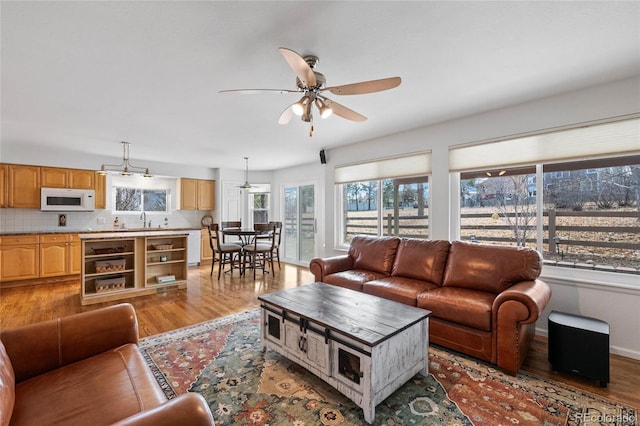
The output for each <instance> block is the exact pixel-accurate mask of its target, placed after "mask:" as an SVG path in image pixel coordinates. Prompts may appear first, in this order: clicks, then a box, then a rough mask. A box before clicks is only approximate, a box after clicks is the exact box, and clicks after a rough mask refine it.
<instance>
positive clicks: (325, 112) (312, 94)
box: [219, 47, 401, 137]
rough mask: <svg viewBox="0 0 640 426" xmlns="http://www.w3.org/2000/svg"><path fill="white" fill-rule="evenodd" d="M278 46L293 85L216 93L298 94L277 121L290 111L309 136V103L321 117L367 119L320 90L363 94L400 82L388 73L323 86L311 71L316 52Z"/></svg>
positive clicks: (321, 78)
mask: <svg viewBox="0 0 640 426" xmlns="http://www.w3.org/2000/svg"><path fill="white" fill-rule="evenodd" d="M278 50H279V51H280V53H281V54H282V56H283V57H284V59H285V61H287V63H288V64H289V66H290V67H291V69H293V71H294V73H295V74H296V86H297V87H298V88H297V89H294V90H289V89H234V90H221V91H220V92H219V93H240V94H256V93H280V94H289V93H294V94H296V93H297V94H302V97H301V98H300V100H298V101H297V102H294V103H293V104H291V105H289V106H288V107H287V109H285V110H284V111H283V112H282V114H281V115H280V119H279V120H278V123H279V124H287V123H289V121H291V118H293V116H294V115H299V116H300V117H301V119H302V121H305V122H307V123H310V129H309V137H311V136H313V105H315V106H316V108H317V109H318V112H319V113H320V116H321V117H322V118H327V117H329V116H330V115H331V114H332V113H333V114H335V115H337V116H339V117H342V118H346V119H347V120H351V121H365V120H366V119H367V117H365V116H364V115H362V114H359V113H357V112H355V111H354V110H352V109H349V108H347V107H346V106H344V105H341V104H339V103H337V102H335V101H332V100H331V99H329V98H327V97H326V96H324V94H323V93H324V92H331V93H333V94H334V95H363V94H366V93H374V92H380V91H383V90H388V89H393V88H394V87H398V86H399V85H400V82H401V79H400V77H390V78H383V79H380V80H370V81H361V82H359V83H351V84H345V85H342V86H330V87H325V83H326V78H325V76H324V75H323V74H321V73H319V72H318V71H315V67H316V65H317V64H318V61H319V59H318V57H317V56H314V55H305V56H301V55H300V54H298V53H296V52H294V51H293V50H291V49H287V48H286V47H280V48H279V49H278Z"/></svg>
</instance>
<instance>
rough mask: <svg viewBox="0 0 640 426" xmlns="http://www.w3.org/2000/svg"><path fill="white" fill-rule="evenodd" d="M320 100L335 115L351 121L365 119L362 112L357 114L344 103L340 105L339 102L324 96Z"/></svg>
mask: <svg viewBox="0 0 640 426" xmlns="http://www.w3.org/2000/svg"><path fill="white" fill-rule="evenodd" d="M322 100H323V101H324V103H325V104H326V105H327V106H328V107H329V108H331V109H332V110H333V113H334V114H335V115H338V116H340V117H342V118H346V119H347V120H351V121H367V117H365V116H364V115H362V114H358V113H357V112H355V111H354V110H352V109H349V108H347V107H346V106H344V105H340V104H339V103H337V102H334V101H332V100H331V99H328V98H325V97H324V96H323V97H322Z"/></svg>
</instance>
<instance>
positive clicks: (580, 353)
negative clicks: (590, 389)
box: [547, 311, 609, 387]
mask: <svg viewBox="0 0 640 426" xmlns="http://www.w3.org/2000/svg"><path fill="white" fill-rule="evenodd" d="M547 325H548V330H549V362H550V363H551V367H552V368H553V370H554V371H567V372H571V373H576V374H579V375H581V376H583V377H587V378H590V379H596V380H599V381H600V386H602V387H606V386H607V383H609V324H607V323H606V322H604V321H601V320H598V319H594V318H589V317H583V316H579V315H572V314H567V313H564V312H556V311H552V312H551V313H550V314H549V319H548V324H547Z"/></svg>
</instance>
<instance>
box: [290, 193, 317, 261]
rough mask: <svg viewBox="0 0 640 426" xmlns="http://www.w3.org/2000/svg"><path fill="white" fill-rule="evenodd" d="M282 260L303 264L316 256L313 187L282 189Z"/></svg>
mask: <svg viewBox="0 0 640 426" xmlns="http://www.w3.org/2000/svg"><path fill="white" fill-rule="evenodd" d="M283 199H284V223H283V227H284V234H283V236H284V239H283V240H284V241H283V244H284V251H283V252H284V258H285V259H287V260H288V261H291V262H292V263H299V264H303V263H305V262H308V261H310V260H311V259H312V258H313V257H315V254H316V215H315V187H314V185H304V186H289V187H285V188H284V197H283Z"/></svg>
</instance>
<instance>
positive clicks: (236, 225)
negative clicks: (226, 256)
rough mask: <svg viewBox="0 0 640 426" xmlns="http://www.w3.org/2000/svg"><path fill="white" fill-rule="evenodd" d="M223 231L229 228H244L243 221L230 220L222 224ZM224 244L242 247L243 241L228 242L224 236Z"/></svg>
mask: <svg viewBox="0 0 640 426" xmlns="http://www.w3.org/2000/svg"><path fill="white" fill-rule="evenodd" d="M221 225H222V229H227V228H238V229H240V228H242V221H241V220H230V221H226V222H222V223H221ZM222 243H223V244H237V245H242V241H240V240H239V239H238V240H231V241H227V237H226V235H224V234H222Z"/></svg>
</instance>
